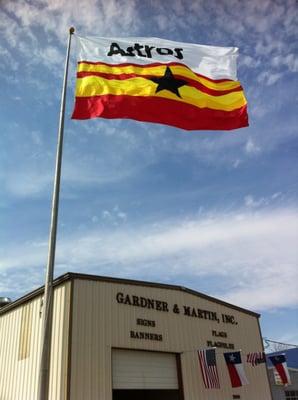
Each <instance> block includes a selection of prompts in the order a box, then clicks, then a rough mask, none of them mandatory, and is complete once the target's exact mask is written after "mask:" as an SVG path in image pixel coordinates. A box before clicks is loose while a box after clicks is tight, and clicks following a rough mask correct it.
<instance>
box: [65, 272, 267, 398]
mask: <svg viewBox="0 0 298 400" xmlns="http://www.w3.org/2000/svg"><path fill="white" fill-rule="evenodd" d="M119 293H121V295H119ZM117 294H118V301H117ZM127 295H129V300H127V304H124V302H123V301H121V299H123V298H126V296H127ZM132 296H137V297H136V298H138V300H136V298H135V302H136V303H138V302H139V305H140V306H137V305H130V304H129V302H133V297H132ZM141 297H143V298H145V299H147V298H148V299H155V300H159V301H160V303H156V302H155V303H154V304H155V308H154V309H148V308H147V307H142V306H141V303H142V302H143V305H144V304H145V301H143V300H141ZM126 299H127V298H126ZM175 305H176V307H175ZM184 306H185V307H190V309H188V308H186V309H184ZM193 308H194V309H195V311H194V312H193V311H192V310H193ZM198 308H199V309H200V310H201V311H198V310H197V309H198ZM166 310H168V311H166ZM185 310H186V311H185ZM189 310H191V311H190V313H191V314H192V313H194V315H193V316H189V315H185V312H186V314H187V313H188V311H189ZM178 311H179V312H178ZM204 311H206V312H204ZM214 313H216V314H214ZM226 316H228V317H226ZM215 317H216V318H215ZM138 320H150V321H154V325H155V326H142V325H139V324H138V322H139V321H138ZM72 321H73V322H72V342H71V371H70V373H71V385H70V393H71V397H70V398H71V400H81V399H84V400H95V399H96V400H97V399H105V400H111V399H112V376H111V370H112V365H111V349H112V348H127V349H139V350H151V351H160V352H174V353H180V355H181V367H182V377H183V384H184V396H185V400H201V399H207V398H208V400H228V399H233V395H240V398H241V399H242V400H251V399H254V400H269V399H271V394H270V389H269V384H268V379H267V372H266V368H265V365H264V364H261V365H259V366H257V367H251V366H250V365H249V364H246V363H245V362H244V365H245V370H246V374H247V377H248V380H249V381H250V384H249V385H247V386H244V387H241V388H235V389H232V388H231V385H230V380H229V375H228V372H227V368H226V365H225V362H224V358H223V355H222V354H223V352H225V351H229V350H231V351H232V350H233V349H232V348H231V349H226V348H218V349H217V355H218V356H217V362H218V371H219V377H220V382H221V387H222V389H220V390H215V389H214V390H207V389H205V388H204V386H203V381H202V378H201V372H200V369H199V364H198V358H197V350H198V349H200V348H201V349H202V348H206V347H207V345H208V343H209V345H210V342H212V344H214V342H222V343H226V346H229V345H231V346H232V345H233V346H234V349H235V350H239V349H241V350H242V352H243V355H245V356H246V353H248V352H251V351H261V350H262V341H261V336H260V332H259V327H258V319H257V317H256V316H254V315H251V314H247V313H244V312H242V311H239V310H236V309H232V308H230V307H228V306H225V305H223V304H220V303H217V302H214V301H210V300H208V299H205V298H203V297H198V296H197V295H194V294H190V293H187V292H184V291H181V290H172V289H165V288H156V287H148V286H139V285H132V284H123V283H112V282H103V281H92V280H80V279H76V280H75V281H74V288H73V307H72ZM224 321H225V322H224ZM232 322H233V323H232ZM140 332H144V334H146V333H147V339H140V337H141V336H142V335H141V334H140ZM220 332H223V333H220ZM148 333H149V334H151V336H150V335H149V336H148ZM219 335H224V336H225V337H220V336H219ZM148 337H149V338H148ZM222 346H224V344H223V345H222ZM245 356H243V358H245ZM244 361H245V360H244Z"/></svg>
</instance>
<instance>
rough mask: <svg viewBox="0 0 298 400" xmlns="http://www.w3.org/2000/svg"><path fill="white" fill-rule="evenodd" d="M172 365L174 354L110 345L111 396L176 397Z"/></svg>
mask: <svg viewBox="0 0 298 400" xmlns="http://www.w3.org/2000/svg"><path fill="white" fill-rule="evenodd" d="M176 365H177V364H176V355H175V354H169V353H158V352H151V351H137V350H118V349H113V351H112V374H113V375H112V376H113V400H118V399H134V398H138V399H146V400H147V399H151V398H152V399H155V400H157V399H159V398H162V399H173V400H176V399H179V384H178V376H177V366H176Z"/></svg>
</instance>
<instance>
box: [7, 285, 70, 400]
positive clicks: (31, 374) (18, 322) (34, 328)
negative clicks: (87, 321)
mask: <svg viewBox="0 0 298 400" xmlns="http://www.w3.org/2000/svg"><path fill="white" fill-rule="evenodd" d="M69 293H70V282H67V283H66V284H64V285H62V286H59V287H56V288H55V291H54V309H55V314H54V315H55V316H54V320H53V336H52V353H51V357H52V363H51V379H50V399H51V400H60V399H61V400H63V399H66V384H67V379H66V367H67V350H68V346H67V339H68V317H69ZM40 311H41V296H39V297H36V298H35V299H32V300H31V301H28V302H27V303H25V304H23V305H20V306H19V307H17V308H15V309H12V310H11V311H8V312H7V313H4V314H2V315H1V316H0V399H1V400H35V399H36V398H37V384H38V371H39V357H40V336H41V322H42V318H41V314H40Z"/></svg>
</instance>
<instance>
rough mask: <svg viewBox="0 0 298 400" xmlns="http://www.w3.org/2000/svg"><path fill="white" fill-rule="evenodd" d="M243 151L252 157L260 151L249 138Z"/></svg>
mask: <svg viewBox="0 0 298 400" xmlns="http://www.w3.org/2000/svg"><path fill="white" fill-rule="evenodd" d="M245 151H246V153H247V154H252V155H253V154H258V153H259V152H260V151H261V149H260V147H259V146H257V145H256V144H255V142H254V141H253V140H252V139H251V138H249V139H248V140H247V142H246V144H245Z"/></svg>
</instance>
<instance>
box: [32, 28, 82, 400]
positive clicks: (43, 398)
mask: <svg viewBox="0 0 298 400" xmlns="http://www.w3.org/2000/svg"><path fill="white" fill-rule="evenodd" d="M74 31H75V29H74V28H70V29H69V36H68V45H67V51H66V58H65V67H64V78H63V86H62V94H61V105H60V116H59V130H58V142H57V153H56V168H55V178H54V189H53V197H52V213H51V226H50V236H49V245H48V262H47V270H46V279H45V287H44V297H43V314H42V342H41V358H40V369H39V380H38V397H37V398H38V400H48V397H49V375H50V356H51V336H52V319H53V277H54V263H55V252H56V238H57V221H58V207H59V193H60V179H61V164H62V149H63V133H64V116H65V102H66V86H67V75H68V65H69V53H70V45H71V37H72V35H73V33H74Z"/></svg>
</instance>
